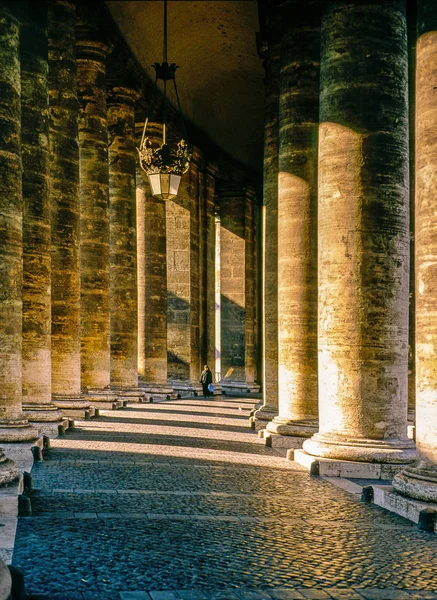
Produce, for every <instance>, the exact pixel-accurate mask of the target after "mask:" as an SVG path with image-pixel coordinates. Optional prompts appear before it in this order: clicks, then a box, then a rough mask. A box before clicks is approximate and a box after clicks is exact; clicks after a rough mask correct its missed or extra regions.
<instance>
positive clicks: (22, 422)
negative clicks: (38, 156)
mask: <svg viewBox="0 0 437 600" xmlns="http://www.w3.org/2000/svg"><path fill="white" fill-rule="evenodd" d="M8 8H10V9H11V11H13V10H14V6H13V3H7V4H6V5H2V6H0V89H1V94H0V114H1V115H2V126H1V128H0V215H1V220H0V239H1V244H0V442H21V441H28V440H32V439H35V438H36V436H37V430H36V429H34V428H33V427H31V426H30V425H29V423H28V421H27V419H26V418H25V417H24V416H23V414H22V405H21V394H22V390H21V383H22V371H21V349H22V341H21V335H22V325H21V319H22V277H23V265H22V258H23V245H22V244H23V237H22V233H23V231H22V213H23V202H22V191H21V174H22V163H21V139H20V136H21V123H20V116H21V114H20V113H21V106H20V93H21V82H20V57H19V42H20V40H19V35H20V24H19V21H18V20H17V19H16V18H15V16H14V15H13V14H12V12H9V11H8ZM1 471H2V469H0V472H1ZM3 471H4V469H3ZM4 476H5V478H6V480H8V479H9V480H10V479H11V478H12V474H11V473H9V474H8V470H7V469H6V472H4Z"/></svg>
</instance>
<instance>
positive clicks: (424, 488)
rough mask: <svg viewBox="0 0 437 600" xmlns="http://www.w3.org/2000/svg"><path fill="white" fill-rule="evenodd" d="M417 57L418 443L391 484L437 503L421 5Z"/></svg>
mask: <svg viewBox="0 0 437 600" xmlns="http://www.w3.org/2000/svg"><path fill="white" fill-rule="evenodd" d="M418 35H419V38H418V40H417V55H416V240H415V241H416V444H417V455H418V459H419V460H418V463H417V464H415V465H413V466H411V467H408V468H407V469H405V470H404V471H403V472H402V473H400V474H398V475H397V476H396V477H395V478H394V480H393V487H394V488H395V489H396V490H398V491H399V492H402V494H405V495H407V496H411V497H412V498H416V499H419V500H426V501H428V502H437V395H436V389H437V373H436V370H435V357H436V351H437V321H436V316H435V315H436V307H437V258H436V257H437V237H436V230H437V229H436V228H437V220H436V215H435V209H434V202H435V187H436V182H437V159H436V157H437V154H436V153H437V131H436V129H435V121H436V118H437V99H436V93H435V90H436V87H437V14H436V11H435V5H434V3H433V2H431V1H428V0H426V1H423V0H422V1H421V2H419V4H418Z"/></svg>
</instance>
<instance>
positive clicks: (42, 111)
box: [20, 2, 62, 437]
mask: <svg viewBox="0 0 437 600" xmlns="http://www.w3.org/2000/svg"><path fill="white" fill-rule="evenodd" d="M25 8H26V15H25V17H24V21H23V23H22V26H21V43H20V58H21V151H22V161H23V177H22V187H23V381H22V389H23V413H24V414H25V416H26V417H27V418H28V420H29V421H30V422H31V423H33V424H34V426H35V427H37V429H38V431H39V432H40V433H44V434H46V435H48V436H54V437H56V436H57V435H58V426H59V425H61V424H62V420H61V419H62V413H61V411H60V410H59V409H58V408H57V407H56V406H55V405H54V404H53V403H52V399H51V342H50V332H51V306H50V286H51V278H50V197H49V106H48V105H49V96H48V62H47V60H48V57H47V52H48V42H47V3H45V2H27V3H25Z"/></svg>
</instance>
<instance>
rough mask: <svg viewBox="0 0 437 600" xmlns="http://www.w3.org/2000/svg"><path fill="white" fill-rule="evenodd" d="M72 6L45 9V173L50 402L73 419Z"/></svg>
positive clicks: (79, 413) (83, 403)
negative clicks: (48, 231)
mask: <svg viewBox="0 0 437 600" xmlns="http://www.w3.org/2000/svg"><path fill="white" fill-rule="evenodd" d="M75 23H76V15H75V5H74V3H72V2H65V1H56V2H52V3H51V4H50V10H49V29H48V32H49V52H48V59H49V61H48V62H49V115H50V130H49V148H50V157H49V174H50V185H49V188H50V213H51V216H50V219H51V312H52V329H51V358H52V398H53V403H54V404H55V405H56V406H58V407H59V408H61V409H62V411H63V413H65V414H66V415H68V416H72V417H87V416H90V415H91V414H92V413H93V409H92V407H91V406H90V402H89V400H87V399H85V398H83V397H82V396H81V388H80V231H79V214H80V208H79V146H78V118H79V104H78V99H77V65H76V36H75Z"/></svg>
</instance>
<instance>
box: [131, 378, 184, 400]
mask: <svg viewBox="0 0 437 600" xmlns="http://www.w3.org/2000/svg"><path fill="white" fill-rule="evenodd" d="M139 387H140V390H141V391H142V392H144V399H145V401H146V402H155V401H160V400H161V401H162V400H177V398H178V395H177V393H176V392H175V391H174V389H173V388H172V387H171V386H169V385H168V384H166V383H165V384H164V383H150V382H140V384H139Z"/></svg>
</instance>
